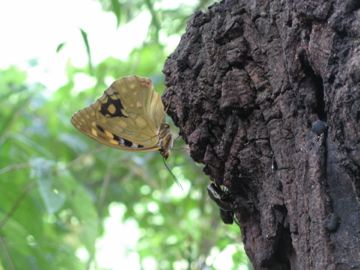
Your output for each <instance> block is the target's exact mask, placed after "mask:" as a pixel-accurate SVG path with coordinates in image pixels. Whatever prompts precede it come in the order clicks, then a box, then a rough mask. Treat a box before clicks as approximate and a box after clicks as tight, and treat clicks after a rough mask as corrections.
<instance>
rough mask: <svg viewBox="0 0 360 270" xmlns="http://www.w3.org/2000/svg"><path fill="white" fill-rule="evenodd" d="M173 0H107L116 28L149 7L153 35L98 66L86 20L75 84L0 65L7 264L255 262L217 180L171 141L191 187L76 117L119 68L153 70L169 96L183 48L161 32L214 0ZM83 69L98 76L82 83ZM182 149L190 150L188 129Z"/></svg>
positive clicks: (174, 165) (176, 164) (176, 27)
mask: <svg viewBox="0 0 360 270" xmlns="http://www.w3.org/2000/svg"><path fill="white" fill-rule="evenodd" d="M164 2H167V1H155V0H135V1H126V0H120V1H119V0H106V1H105V0H104V1H100V3H101V7H102V8H103V10H104V11H105V12H107V13H108V16H114V15H115V17H116V23H117V27H119V28H121V27H122V26H123V25H126V24H127V23H129V22H131V21H132V20H133V19H134V18H136V17H137V16H138V15H139V14H140V13H142V12H147V13H149V14H150V15H151V23H150V25H149V26H146V27H148V34H147V36H146V39H145V40H144V41H143V43H142V44H141V46H138V47H136V48H133V50H132V52H131V53H130V55H129V56H128V58H127V59H126V60H118V59H117V58H116V57H114V56H112V55H109V57H108V58H106V59H104V60H102V61H101V62H99V63H96V64H93V63H92V59H91V56H92V54H91V52H92V43H91V41H89V40H88V37H87V32H86V30H84V29H81V31H79V36H81V38H82V40H83V44H84V51H86V53H87V56H88V63H87V64H86V65H84V66H80V67H79V66H75V65H74V64H73V63H72V62H71V59H69V61H68V63H67V65H66V69H65V71H64V72H65V74H66V76H67V82H66V83H64V84H62V85H58V87H57V89H56V90H55V91H49V89H48V88H47V86H46V85H45V84H44V83H42V81H41V80H40V81H36V82H34V81H31V82H29V80H28V77H29V74H28V70H27V69H30V68H34V67H35V68H36V67H37V66H38V65H39V63H38V62H37V60H36V59H31V60H29V61H28V63H27V64H28V68H25V69H24V68H21V67H18V66H14V65H11V66H9V67H8V68H6V69H3V70H0V105H1V106H0V119H1V125H0V149H1V151H0V190H1V200H0V270H2V269H11V270H12V269H251V266H250V263H249V262H248V259H247V257H246V255H245V253H244V251H243V247H242V244H241V236H240V230H239V228H238V227H237V226H236V225H233V226H229V225H224V224H223V223H222V222H221V221H220V219H219V213H218V208H217V207H216V205H215V204H214V203H213V202H212V201H210V200H209V199H208V196H207V193H206V186H207V184H208V183H209V179H208V177H207V176H206V175H204V173H203V172H202V167H201V166H200V165H199V164H195V163H194V162H193V161H192V159H191V158H190V157H189V154H188V152H187V151H186V150H173V151H172V155H171V157H170V158H169V159H168V166H169V167H170V168H171V170H172V172H173V173H174V175H175V176H176V177H177V178H178V180H179V181H180V183H181V185H182V186H183V190H182V189H180V188H179V187H178V186H177V185H176V183H175V182H174V180H173V178H172V177H171V174H170V173H169V172H168V171H167V170H166V168H165V166H164V164H163V160H162V157H161V156H160V154H159V153H158V152H157V151H156V152H149V153H132V152H125V151H120V150H116V149H111V148H110V147H106V146H102V145H100V144H99V143H97V142H95V141H93V140H91V139H90V138H88V137H86V136H85V135H83V134H81V133H80V132H79V131H77V130H76V129H75V128H74V127H73V126H72V125H71V123H70V117H71V116H72V114H73V113H74V112H76V111H77V110H80V109H82V108H84V107H86V106H88V105H90V104H91V103H93V102H94V101H95V100H96V99H97V98H98V97H100V95H101V94H102V92H103V91H104V90H105V89H106V88H107V87H108V86H109V84H110V83H111V82H112V81H113V80H115V79H118V78H120V77H122V76H128V75H133V74H136V75H138V76H144V77H149V78H150V79H152V81H153V83H154V85H155V88H156V89H155V90H156V91H157V92H158V93H160V94H161V93H162V91H163V88H164V85H163V79H164V77H163V75H162V73H161V70H162V68H163V64H164V62H165V59H166V57H167V55H168V54H169V53H170V52H171V51H172V50H174V47H171V46H170V47H169V46H168V45H167V44H166V42H164V41H163V40H165V41H166V38H169V37H172V36H175V37H177V38H179V37H180V35H181V33H183V32H184V31H185V27H186V20H187V19H188V18H189V17H190V16H191V14H192V13H193V12H194V11H195V10H198V9H202V10H203V11H204V12H205V11H206V7H207V6H208V5H210V4H212V1H207V0H206V1H205V0H198V1H191V2H192V3H191V4H186V2H183V3H182V4H178V5H175V7H172V6H168V7H167V6H166V5H164ZM169 2H170V1H169ZM134 34H136V33H134ZM127 38H129V37H127ZM66 46H67V43H66V42H64V43H61V44H58V46H57V48H56V47H54V48H53V49H54V51H56V50H57V52H58V53H59V52H61V51H62V50H63V49H64V48H66ZM104 50H106V48H104ZM76 78H77V79H79V78H80V79H81V78H84V79H87V78H92V80H93V82H94V83H93V84H91V86H89V87H88V88H84V89H81V91H75V90H74V85H75V84H76ZM168 122H170V124H171V125H172V129H173V133H174V134H177V133H178V130H177V129H176V128H175V127H174V125H173V124H172V123H171V120H170V119H168ZM174 147H175V148H186V146H185V145H184V144H183V142H182V140H181V138H180V139H178V140H177V141H176V142H175V146H174ZM125 266H126V267H125Z"/></svg>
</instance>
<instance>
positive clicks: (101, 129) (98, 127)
mask: <svg viewBox="0 0 360 270" xmlns="http://www.w3.org/2000/svg"><path fill="white" fill-rule="evenodd" d="M96 127H97V129H98V130H100V131H101V132H102V133H105V131H104V129H103V128H102V127H101V126H99V125H96Z"/></svg>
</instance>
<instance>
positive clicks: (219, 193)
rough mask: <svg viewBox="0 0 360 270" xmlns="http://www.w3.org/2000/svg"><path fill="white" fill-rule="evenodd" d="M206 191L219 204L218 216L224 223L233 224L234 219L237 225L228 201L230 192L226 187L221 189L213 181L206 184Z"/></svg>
mask: <svg viewBox="0 0 360 270" xmlns="http://www.w3.org/2000/svg"><path fill="white" fill-rule="evenodd" d="M207 191H208V194H209V197H210V198H211V199H212V200H213V201H214V202H215V203H216V204H217V205H218V206H219V208H220V218H221V220H222V221H223V222H224V223H225V224H233V223H234V220H235V222H236V224H238V225H239V223H238V222H237V220H236V219H235V218H234V211H233V207H232V206H231V203H230V200H231V198H230V194H229V191H228V190H227V189H226V190H225V191H224V190H222V189H221V188H220V187H219V186H217V185H216V184H215V183H211V184H210V185H208V186H207Z"/></svg>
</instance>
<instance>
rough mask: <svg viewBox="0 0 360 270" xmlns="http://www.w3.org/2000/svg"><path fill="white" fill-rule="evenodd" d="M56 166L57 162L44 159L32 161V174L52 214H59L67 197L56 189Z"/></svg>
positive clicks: (47, 208)
mask: <svg viewBox="0 0 360 270" xmlns="http://www.w3.org/2000/svg"><path fill="white" fill-rule="evenodd" d="M54 165H55V162H53V161H50V160H46V159H44V158H36V159H34V160H33V161H32V173H33V175H34V178H35V179H37V181H38V183H39V184H38V187H39V191H40V194H41V197H42V199H43V202H44V204H45V207H46V210H47V211H48V212H49V213H50V214H54V213H55V212H57V211H58V210H59V209H60V208H61V207H62V206H63V204H64V202H65V199H66V196H65V194H64V193H58V192H57V191H56V190H55V189H54V177H53V172H54V170H53V169H54Z"/></svg>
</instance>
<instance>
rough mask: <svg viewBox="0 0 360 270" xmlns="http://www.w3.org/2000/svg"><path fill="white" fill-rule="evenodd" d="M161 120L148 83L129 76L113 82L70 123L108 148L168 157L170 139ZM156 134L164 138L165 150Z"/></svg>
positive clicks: (160, 106)
mask: <svg viewBox="0 0 360 270" xmlns="http://www.w3.org/2000/svg"><path fill="white" fill-rule="evenodd" d="M164 119H165V112H164V106H163V103H162V101H161V98H160V96H159V95H158V94H157V93H156V92H154V90H153V85H152V83H151V80H150V79H147V78H142V77H137V76H131V77H123V78H121V79H119V80H117V81H115V82H114V83H113V84H112V85H111V86H110V87H109V88H108V89H107V90H105V92H104V94H103V95H102V96H101V97H100V98H99V99H98V100H96V101H95V102H94V103H93V104H92V105H90V106H89V107H87V108H85V109H83V110H80V111H78V112H77V113H75V114H74V115H73V117H72V118H71V122H72V124H73V125H74V126H75V127H76V128H77V129H79V130H80V131H81V132H82V133H84V134H86V135H87V136H89V137H91V138H92V139H94V140H96V141H98V142H100V143H103V144H106V145H108V146H111V147H114V148H118V149H123V150H127V151H153V150H157V149H159V150H161V151H162V154H163V155H164V154H165V153H167V155H168V151H169V148H171V145H172V137H171V133H170V130H169V127H168V125H167V124H166V123H165V124H166V125H164V121H165V120H164ZM159 134H160V135H161V136H164V137H165V135H167V136H166V137H167V138H166V145H165V146H163V145H162V140H163V137H161V136H160V135H159ZM168 134H169V135H170V136H169V135H168ZM169 140H170V141H171V142H169ZM169 145H170V147H169ZM165 148H166V149H165Z"/></svg>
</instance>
